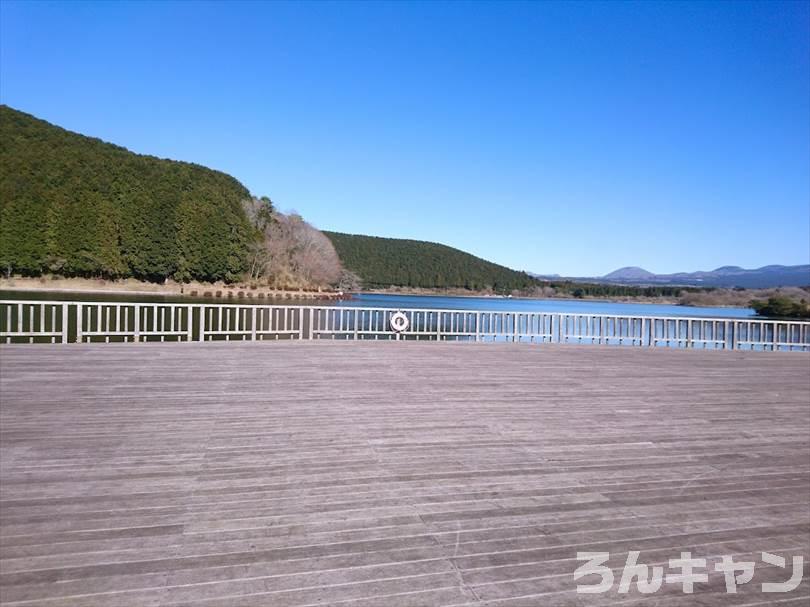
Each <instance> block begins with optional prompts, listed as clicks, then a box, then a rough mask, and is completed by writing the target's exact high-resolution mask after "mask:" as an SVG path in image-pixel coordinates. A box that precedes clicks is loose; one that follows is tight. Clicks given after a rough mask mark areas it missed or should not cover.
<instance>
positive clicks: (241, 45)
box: [0, 1, 810, 275]
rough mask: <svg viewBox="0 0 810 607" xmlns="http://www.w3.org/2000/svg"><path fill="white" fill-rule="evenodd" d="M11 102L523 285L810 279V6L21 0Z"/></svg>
mask: <svg viewBox="0 0 810 607" xmlns="http://www.w3.org/2000/svg"><path fill="white" fill-rule="evenodd" d="M0 100H1V101H2V102H3V103H6V104H8V105H11V106H12V107H15V108H18V109H21V110H23V111H26V112H30V113H32V114H34V115H36V116H39V117H41V118H44V119H46V120H48V121H50V122H53V123H56V124H59V125H61V126H64V127H65V128H68V129H71V130H75V131H79V132H82V133H85V134H88V135H93V136H96V137H100V138H102V139H105V140H108V141H112V142H114V143H117V144H119V145H123V146H126V147H128V148H130V149H132V150H134V151H136V152H141V153H149V154H154V155H157V156H161V157H168V158H175V159H180V160H187V161H193V162H197V163H200V164H204V165H207V166H210V167H212V168H216V169H220V170H223V171H226V172H228V173H230V174H232V175H234V176H235V177H237V178H238V179H239V180H240V181H242V183H244V184H245V185H246V186H247V187H248V188H249V189H250V190H251V191H252V192H253V193H254V194H256V195H268V196H270V197H271V198H272V199H273V200H274V201H275V202H276V204H277V205H278V206H279V208H281V209H282V210H290V209H295V210H297V211H299V212H300V213H301V214H303V215H304V217H305V218H307V219H308V220H309V221H311V222H312V223H313V224H315V225H316V226H318V227H320V228H323V229H331V230H339V231H345V232H353V233H364V234H375V235H381V236H395V237H407V238H416V239H423V240H433V241H439V242H444V243H447V244H450V245H453V246H457V247H459V248H462V249H464V250H467V251H470V252H472V253H475V254H477V255H480V256H482V257H485V258H487V259H491V260H493V261H497V262H500V263H503V264H506V265H509V266H512V267H515V268H520V269H526V270H530V271H537V272H548V273H552V272H555V273H560V274H565V275H599V274H604V273H606V272H609V271H611V270H613V269H615V268H617V267H619V266H623V265H641V266H644V267H645V268H647V269H649V270H651V271H655V272H670V271H678V270H698V269H712V268H714V267H717V266H720V265H725V264H735V265H742V266H745V267H756V266H761V265H765V264H770V263H785V264H794V263H808V262H810V3H807V2H790V3H784V4H782V3H776V2H766V3H742V2H724V3H718V4H711V3H693V4H692V3H661V4H659V3H652V2H644V3H618V2H610V3H604V4H602V3H579V4H578V3H568V4H556V3H506V2H498V3H492V4H490V3H471V4H468V3H448V4H442V3H438V2H428V3H404V2H400V3H393V4H383V3H363V4H337V3H313V4H302V3H299V4H284V3H277V2H274V3H260V2H251V3H244V4H242V3H235V2H230V3H191V2H183V3H176V4H174V3H166V2H156V3H149V2H137V3H123V2H119V3H108V4H105V3H101V2H93V3H87V4H81V3H75V2H59V3H34V2H23V3H18V2H8V1H3V2H2V4H1V5H0Z"/></svg>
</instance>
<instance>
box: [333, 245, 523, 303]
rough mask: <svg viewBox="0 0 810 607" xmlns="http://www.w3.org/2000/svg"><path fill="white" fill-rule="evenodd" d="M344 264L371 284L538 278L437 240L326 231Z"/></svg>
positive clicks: (503, 283) (476, 284)
mask: <svg viewBox="0 0 810 607" xmlns="http://www.w3.org/2000/svg"><path fill="white" fill-rule="evenodd" d="M324 233H325V234H326V235H327V236H328V237H329V238H330V239H331V240H332V244H334V245H335V249H337V253H338V256H339V257H340V260H341V262H342V263H343V265H344V267H345V268H347V269H348V270H350V271H352V272H354V273H356V274H357V275H358V276H359V277H360V278H361V279H362V281H363V284H364V285H365V286H366V287H388V286H392V285H394V286H403V287H421V288H445V287H457V288H467V289H476V290H477V289H486V288H491V289H494V290H496V291H499V292H501V291H511V290H513V289H527V288H530V287H532V286H535V285H536V284H537V282H536V281H535V280H534V279H533V278H532V277H531V276H529V275H528V274H526V273H525V272H517V271H515V270H511V269H509V268H507V267H504V266H500V265H498V264H495V263H492V262H489V261H486V260H484V259H481V258H480V257H475V256H474V255H470V254H469V253H465V252H464V251H460V250H458V249H454V248H452V247H448V246H446V245H442V244H437V243H433V242H423V241H420V240H404V239H400V238H379V237H376V236H359V235H355V234H341V233H339V232H324Z"/></svg>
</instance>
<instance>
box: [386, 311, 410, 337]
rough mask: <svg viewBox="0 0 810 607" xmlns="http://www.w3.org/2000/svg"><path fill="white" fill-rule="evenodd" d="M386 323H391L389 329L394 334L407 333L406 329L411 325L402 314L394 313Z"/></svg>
mask: <svg viewBox="0 0 810 607" xmlns="http://www.w3.org/2000/svg"><path fill="white" fill-rule="evenodd" d="M388 322H389V323H391V329H392V330H393V331H394V332H395V333H402V332H403V331H407V330H408V327H409V326H410V325H411V321H409V320H408V317H407V316H406V315H405V313H404V312H395V313H394V314H392V315H391V319H390V320H389V321H388Z"/></svg>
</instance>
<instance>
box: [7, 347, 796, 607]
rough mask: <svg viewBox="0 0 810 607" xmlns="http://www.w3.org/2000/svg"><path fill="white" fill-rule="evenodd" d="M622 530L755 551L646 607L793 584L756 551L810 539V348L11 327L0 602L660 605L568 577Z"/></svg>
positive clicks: (666, 547) (716, 601)
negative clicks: (29, 341)
mask: <svg viewBox="0 0 810 607" xmlns="http://www.w3.org/2000/svg"><path fill="white" fill-rule="evenodd" d="M634 549H636V550H641V551H642V553H641V560H642V561H643V562H645V563H648V564H652V563H662V562H663V563H666V561H667V559H669V558H677V557H678V556H679V555H680V552H681V551H682V550H691V551H692V552H693V554H695V555H700V556H707V557H709V561H710V563H713V562H714V561H715V560H716V557H717V556H719V555H723V554H733V555H735V557H743V556H745V555H747V556H748V557H750V558H749V559H748V560H755V561H757V563H758V567H757V575H756V576H755V579H754V582H752V583H751V584H748V585H746V586H742V587H741V588H740V589H739V593H738V594H736V595H729V594H726V593H725V586H724V582H723V578H722V576H721V575H720V574H713V575H712V576H711V577H710V583H709V584H704V585H698V586H697V587H696V594H695V595H692V596H689V595H684V594H682V592H681V589H680V586H677V585H671V584H669V585H668V584H665V585H664V588H663V589H662V590H661V591H660V592H659V593H657V594H656V595H653V596H654V598H655V600H657V602H656V603H655V604H656V605H658V606H659V607H667V606H670V605H679V606H680V605H684V606H687V605H688V606H691V605H770V604H777V605H794V604H795V605H806V604H807V601H808V596H810V569H808V571H805V576H804V577H805V580H804V582H803V584H802V585H801V586H800V587H799V589H797V590H796V591H794V592H792V593H790V594H789V595H779V596H775V595H763V594H761V593H760V590H759V583H761V582H762V581H773V580H776V581H782V580H784V579H787V578H788V577H789V571H780V570H779V569H777V568H775V567H771V568H765V567H764V566H763V565H762V564H761V559H760V558H759V552H761V551H763V550H765V551H770V552H774V553H779V554H783V555H794V554H798V555H804V557H805V560H806V561H810V356H808V355H805V354H795V353H793V354H790V353H778V352H777V353H740V352H688V351H678V350H668V349H661V350H652V351H650V350H635V349H629V348H628V349H625V348H609V347H598V346H596V347H594V346H590V347H576V346H568V347H566V346H520V345H513V344H508V345H496V344H487V345H475V344H446V343H445V344H440V343H318V342H303V343H284V342H282V343H246V344H234V343H231V344H225V343H222V344H211V343H207V344H140V345H138V344H126V345H116V344H99V345H74V346H62V345H57V346H35V347H28V346H8V347H3V348H0V602H1V603H2V604H3V605H8V606H12V605H20V606H22V605H38V606H39V605H44V606H53V607H57V606H59V607H62V606H68V605H70V606H77V607H79V606H80V607H93V606H100V605H103V606H110V605H115V606H122V607H123V606H138V607H144V606H168V605H194V606H203V605H208V606H214V605H216V606H240V607H248V606H257V607H259V606H261V607H266V606H303V605H345V606H347V607H348V606H352V607H361V606H362V607H368V606H378V605H379V606H381V607H382V606H385V607H396V606H409V607H410V606H418V605H426V606H433V605H487V606H492V607H495V606H498V607H518V606H531V607H534V606H549V605H591V604H600V605H608V604H628V605H629V604H635V603H636V602H637V601H639V600H641V601H642V603H639V604H649V603H644V601H645V600H646V601H650V600H652V599H650V598H646V599H644V598H643V597H641V598H640V597H639V595H638V594H635V593H633V594H631V595H629V596H620V595H618V594H617V593H616V586H614V588H613V590H612V591H611V592H610V593H609V594H607V595H597V596H595V597H587V596H584V595H576V594H575V591H574V589H575V582H574V581H573V575H572V574H573V571H574V569H575V568H576V567H577V566H578V565H579V564H580V563H578V562H577V561H576V560H575V556H576V553H577V551H610V552H611V554H612V555H613V558H611V561H610V564H611V565H612V566H613V567H616V568H620V567H621V566H622V565H623V564H624V560H625V557H626V554H627V551H628V550H634ZM712 557H715V558H712ZM617 582H618V575H617ZM777 599H778V600H782V601H785V602H782V603H776V600H777Z"/></svg>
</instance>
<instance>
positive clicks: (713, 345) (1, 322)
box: [0, 300, 810, 351]
mask: <svg viewBox="0 0 810 607" xmlns="http://www.w3.org/2000/svg"><path fill="white" fill-rule="evenodd" d="M398 312H399V313H400V314H402V315H404V316H405V319H406V321H405V325H406V327H405V329H404V330H401V331H395V330H394V327H393V326H392V323H391V319H392V316H393V315H395V314H397V313H398ZM267 339H273V340H277V339H377V340H379V339H397V340H414V339H422V340H455V341H511V342H527V343H580V344H607V345H631V346H647V347H651V346H665V347H678V348H705V349H726V350H741V349H747V350H794V351H795V350H799V351H810V322H806V321H787V320H754V319H750V320H749V319H733V318H697V317H688V318H687V317H653V316H616V315H607V314H570V313H554V312H552V313H549V312H496V311H470V310H427V309H408V310H399V311H398V310H393V309H390V308H355V307H337V306H269V305H268V306H264V305H249V304H241V305H240V304H196V303H195V304H184V303H121V302H84V301H82V302H77V301H41V300H30V301H18V300H4V301H0V343H43V342H45V343H71V342H79V343H81V342H116V341H117V342H134V341H216V340H246V341H255V340H267Z"/></svg>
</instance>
